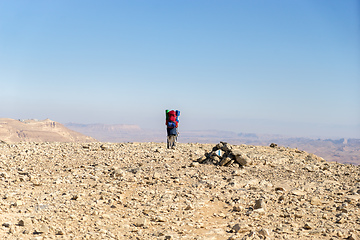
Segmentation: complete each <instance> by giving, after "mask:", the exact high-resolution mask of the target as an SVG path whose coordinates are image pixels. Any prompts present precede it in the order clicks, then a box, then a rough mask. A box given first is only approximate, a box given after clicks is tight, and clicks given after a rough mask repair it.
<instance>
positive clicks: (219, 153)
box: [198, 142, 252, 166]
mask: <svg viewBox="0 0 360 240" xmlns="http://www.w3.org/2000/svg"><path fill="white" fill-rule="evenodd" d="M198 162H199V163H201V164H213V165H217V166H230V165H232V164H238V165H240V166H248V165H251V163H252V160H251V159H250V158H249V157H248V156H247V155H246V154H245V153H243V152H241V151H240V150H238V149H232V147H231V145H229V144H228V143H226V142H220V143H218V144H217V145H216V146H214V147H213V149H212V151H211V152H207V153H205V155H204V156H202V157H201V158H199V159H198Z"/></svg>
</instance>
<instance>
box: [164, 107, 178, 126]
mask: <svg viewBox="0 0 360 240" xmlns="http://www.w3.org/2000/svg"><path fill="white" fill-rule="evenodd" d="M176 120H177V119H176V112H175V111H174V110H171V111H169V112H168V113H167V116H166V125H167V127H168V128H177V127H178V122H177V121H176Z"/></svg>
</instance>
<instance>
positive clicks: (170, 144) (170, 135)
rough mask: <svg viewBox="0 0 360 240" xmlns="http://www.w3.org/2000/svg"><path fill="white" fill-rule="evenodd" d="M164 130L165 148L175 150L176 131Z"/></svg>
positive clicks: (172, 129)
mask: <svg viewBox="0 0 360 240" xmlns="http://www.w3.org/2000/svg"><path fill="white" fill-rule="evenodd" d="M166 130H167V148H175V142H176V138H177V129H176V128H167V129H166Z"/></svg>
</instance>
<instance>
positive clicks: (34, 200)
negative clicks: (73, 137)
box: [0, 142, 360, 240]
mask: <svg viewBox="0 0 360 240" xmlns="http://www.w3.org/2000/svg"><path fill="white" fill-rule="evenodd" d="M359 174H360V171H359V166H355V165H346V164H341V163H336V162H327V161H325V160H324V159H322V158H321V157H318V156H316V155H314V154H311V153H307V152H305V151H301V150H298V149H292V148H288V147H282V146H276V144H273V145H272V146H271V147H270V146H253V145H244V144H242V145H230V144H226V143H218V144H216V145H214V144H199V143H187V144H185V143H181V144H178V145H177V148H176V149H175V150H169V149H166V145H165V143H153V142H149V143H101V142H90V143H64V142H63V143H61V142H51V143H50V142H37V143H36V142H18V143H11V144H9V143H5V142H3V143H1V144H0V194H1V195H0V216H1V218H0V221H1V222H0V225H1V228H0V236H1V239H32V240H42V239H244V240H245V239H359V233H360V226H359V225H360V214H359V209H360V201H359V199H360V195H359V193H360V176H359Z"/></svg>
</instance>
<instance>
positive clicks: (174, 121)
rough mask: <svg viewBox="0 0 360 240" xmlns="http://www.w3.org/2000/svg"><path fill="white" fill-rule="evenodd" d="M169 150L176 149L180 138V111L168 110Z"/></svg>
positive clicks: (166, 123)
mask: <svg viewBox="0 0 360 240" xmlns="http://www.w3.org/2000/svg"><path fill="white" fill-rule="evenodd" d="M165 113H166V122H165V125H166V130H167V148H171V149H175V143H176V141H177V136H178V126H179V116H180V111H179V110H166V111H165Z"/></svg>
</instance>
